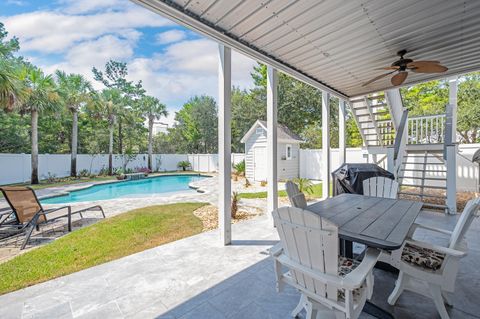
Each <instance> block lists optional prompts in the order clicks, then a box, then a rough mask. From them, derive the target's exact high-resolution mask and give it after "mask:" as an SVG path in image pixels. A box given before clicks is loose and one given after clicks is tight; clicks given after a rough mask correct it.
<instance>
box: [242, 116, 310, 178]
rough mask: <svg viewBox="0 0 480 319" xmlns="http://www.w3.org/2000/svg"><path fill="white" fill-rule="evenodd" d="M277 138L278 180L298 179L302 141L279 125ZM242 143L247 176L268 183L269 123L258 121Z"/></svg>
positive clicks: (286, 128)
mask: <svg viewBox="0 0 480 319" xmlns="http://www.w3.org/2000/svg"><path fill="white" fill-rule="evenodd" d="M277 138H278V146H277V157H278V179H279V180H287V179H292V178H296V177H298V176H299V171H300V170H299V166H300V165H299V164H300V159H299V155H300V143H302V142H303V141H302V139H301V138H300V137H299V136H298V135H297V134H295V133H293V132H292V131H290V129H289V128H288V127H286V126H284V125H281V124H278V128H277ZM241 141H242V143H244V144H245V176H246V177H247V178H248V179H249V180H253V181H266V180H267V123H266V122H265V121H260V120H257V121H256V122H255V123H254V124H253V126H252V127H251V128H250V129H249V130H248V132H247V133H246V134H245V136H243V138H242V140H241Z"/></svg>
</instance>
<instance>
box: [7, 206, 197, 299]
mask: <svg viewBox="0 0 480 319" xmlns="http://www.w3.org/2000/svg"><path fill="white" fill-rule="evenodd" d="M204 205H205V204H203V203H181V204H171V205H161V206H151V207H145V208H141V209H136V210H132V211H130V212H127V213H124V214H121V215H118V216H114V217H112V218H109V219H105V220H102V221H100V222H98V223H96V224H93V225H90V226H88V227H85V228H82V229H79V230H76V231H74V232H72V233H70V234H68V235H66V236H64V237H61V238H59V239H58V240H56V241H54V242H52V243H49V244H47V245H45V246H42V247H39V248H37V249H33V250H31V251H29V252H26V253H25V254H23V255H20V256H17V257H15V258H14V259H12V260H9V261H7V262H5V263H3V264H0V274H1V275H0V294H4V293H7V292H10V291H14V290H17V289H21V288H24V287H27V286H31V285H33V284H36V283H40V282H44V281H47V280H50V279H53V278H56V277H60V276H64V275H67V274H70V273H73V272H76V271H79V270H82V269H85V268H89V267H92V266H95V265H99V264H102V263H105V262H108V261H111V260H114V259H118V258H120V257H123V256H127V255H131V254H133V253H136V252H139V251H143V250H145V249H148V248H152V247H156V246H158V245H162V244H165V243H168V242H172V241H175V240H178V239H181V238H185V237H188V236H192V235H195V234H198V233H200V232H201V231H202V222H201V221H200V219H198V218H197V217H196V216H194V215H193V211H194V210H196V209H198V208H200V207H202V206H204Z"/></svg>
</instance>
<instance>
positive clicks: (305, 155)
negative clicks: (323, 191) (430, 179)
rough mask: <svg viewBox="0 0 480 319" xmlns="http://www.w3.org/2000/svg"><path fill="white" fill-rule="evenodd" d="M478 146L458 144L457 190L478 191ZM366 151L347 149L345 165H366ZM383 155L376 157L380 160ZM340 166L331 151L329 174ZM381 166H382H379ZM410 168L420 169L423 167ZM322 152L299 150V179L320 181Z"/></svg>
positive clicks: (479, 146) (319, 150)
mask: <svg viewBox="0 0 480 319" xmlns="http://www.w3.org/2000/svg"><path fill="white" fill-rule="evenodd" d="M479 148H480V144H460V145H459V146H458V151H459V152H458V154H457V190H459V191H476V192H478V191H479V187H480V185H479V176H478V175H479V167H478V164H476V163H472V157H473V154H474V153H475V151H476V150H478V149H479ZM366 154H367V153H366V151H363V150H362V149H361V148H347V158H346V162H347V163H367V162H368V159H367V156H366ZM382 156H383V155H378V158H379V159H380V158H381V157H382ZM339 166H340V161H339V151H338V149H332V151H331V172H333V171H334V170H336V169H337V168H338V167H339ZM380 166H383V165H380ZM410 168H415V169H422V168H423V166H420V164H419V165H418V167H413V166H411V167H410ZM321 172H322V150H321V149H318V150H300V177H304V178H309V179H317V180H322V173H321Z"/></svg>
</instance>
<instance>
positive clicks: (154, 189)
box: [40, 175, 206, 204]
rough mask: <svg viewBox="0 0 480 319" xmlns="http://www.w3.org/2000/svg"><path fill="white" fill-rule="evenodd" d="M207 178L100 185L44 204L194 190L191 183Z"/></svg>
mask: <svg viewBox="0 0 480 319" xmlns="http://www.w3.org/2000/svg"><path fill="white" fill-rule="evenodd" d="M203 178H206V177H205V176H200V175H169V176H158V177H150V178H145V179H140V180H135V181H123V182H117V183H107V184H98V185H94V186H91V187H88V188H84V189H80V190H76V191H72V192H70V193H68V194H66V195H61V196H54V197H48V198H44V199H42V200H40V201H41V203H42V204H59V203H75V202H88V201H94V200H105V199H114V198H127V197H128V198H131V197H144V196H148V195H154V194H167V193H174V192H180V191H188V190H191V191H192V192H193V190H192V189H191V188H190V187H189V186H188V185H189V184H190V183H192V182H195V181H198V180H201V179H203Z"/></svg>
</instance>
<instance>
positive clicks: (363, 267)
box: [344, 248, 381, 288]
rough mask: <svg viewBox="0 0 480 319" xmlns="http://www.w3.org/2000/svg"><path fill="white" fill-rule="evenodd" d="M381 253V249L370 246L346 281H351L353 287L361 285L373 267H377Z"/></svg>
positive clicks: (345, 278) (346, 277)
mask: <svg viewBox="0 0 480 319" xmlns="http://www.w3.org/2000/svg"><path fill="white" fill-rule="evenodd" d="M380 253H381V252H380V250H377V249H372V248H368V249H367V251H366V252H365V256H364V257H363V260H362V262H361V263H360V265H358V267H357V268H355V269H354V270H353V271H352V272H350V273H349V274H348V275H346V276H345V277H344V281H346V282H349V285H350V286H352V287H353V288H358V287H360V286H361V285H362V284H363V282H364V281H365V278H366V277H367V276H368V274H369V273H370V272H371V271H372V269H373V267H375V264H376V263H377V260H378V257H379V256H380Z"/></svg>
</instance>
